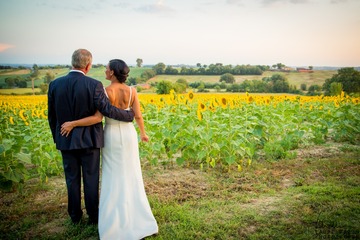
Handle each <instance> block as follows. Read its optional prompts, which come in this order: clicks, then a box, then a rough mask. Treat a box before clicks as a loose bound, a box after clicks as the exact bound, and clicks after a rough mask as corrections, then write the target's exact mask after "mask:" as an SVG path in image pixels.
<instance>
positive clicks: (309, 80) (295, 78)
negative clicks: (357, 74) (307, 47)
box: [149, 70, 337, 89]
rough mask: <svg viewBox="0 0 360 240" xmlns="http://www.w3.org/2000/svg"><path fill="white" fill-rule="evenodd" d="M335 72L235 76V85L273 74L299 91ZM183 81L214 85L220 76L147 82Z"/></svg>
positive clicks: (174, 77) (162, 77)
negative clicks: (301, 87)
mask: <svg viewBox="0 0 360 240" xmlns="http://www.w3.org/2000/svg"><path fill="white" fill-rule="evenodd" d="M336 73H337V71H330V70H318V71H314V72H313V73H301V72H273V71H266V72H264V73H263V75H261V76H258V75H237V76H235V82H236V83H242V82H243V81H244V80H261V79H262V78H264V77H271V76H272V75H274V74H281V75H284V76H285V77H286V78H287V79H288V80H289V83H290V85H295V86H296V87H297V89H300V85H301V84H303V83H304V84H306V86H307V87H309V86H311V85H315V84H317V85H320V86H322V85H323V84H324V82H325V80H326V79H328V78H331V77H332V76H333V75H334V74H336ZM180 78H182V79H185V80H186V81H187V82H189V83H192V82H201V81H202V82H210V83H216V82H219V80H220V76H207V75H201V76H196V75H191V76H188V75H158V76H155V77H154V78H152V79H150V80H149V82H160V81H162V80H165V81H170V82H176V81H177V80H178V79H180Z"/></svg>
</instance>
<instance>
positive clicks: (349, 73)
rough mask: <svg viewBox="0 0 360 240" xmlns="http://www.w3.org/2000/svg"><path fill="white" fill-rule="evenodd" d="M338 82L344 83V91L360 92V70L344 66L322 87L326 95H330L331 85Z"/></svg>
mask: <svg viewBox="0 0 360 240" xmlns="http://www.w3.org/2000/svg"><path fill="white" fill-rule="evenodd" d="M334 82H337V83H341V84H342V88H343V91H344V92H346V93H348V94H349V93H359V92H360V72H359V71H357V70H355V69H354V68H350V67H348V68H342V69H339V70H338V73H337V74H334V75H333V76H332V77H331V78H329V79H326V80H325V83H324V84H323V86H322V88H323V90H324V91H325V95H330V94H331V93H330V86H331V84H332V83H334Z"/></svg>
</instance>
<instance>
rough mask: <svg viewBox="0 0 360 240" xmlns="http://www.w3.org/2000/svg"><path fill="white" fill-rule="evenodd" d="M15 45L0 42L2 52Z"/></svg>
mask: <svg viewBox="0 0 360 240" xmlns="http://www.w3.org/2000/svg"><path fill="white" fill-rule="evenodd" d="M14 47H15V46H14V45H11V44H6V43H0V52H4V51H6V50H7V49H9V48H14Z"/></svg>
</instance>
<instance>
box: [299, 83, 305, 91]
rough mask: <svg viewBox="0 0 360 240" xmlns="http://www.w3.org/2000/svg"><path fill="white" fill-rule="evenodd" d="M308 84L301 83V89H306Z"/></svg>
mask: <svg viewBox="0 0 360 240" xmlns="http://www.w3.org/2000/svg"><path fill="white" fill-rule="evenodd" d="M306 88H307V87H306V84H305V83H302V84H301V85H300V89H301V90H303V91H306Z"/></svg>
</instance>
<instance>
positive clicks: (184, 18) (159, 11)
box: [0, 0, 360, 67]
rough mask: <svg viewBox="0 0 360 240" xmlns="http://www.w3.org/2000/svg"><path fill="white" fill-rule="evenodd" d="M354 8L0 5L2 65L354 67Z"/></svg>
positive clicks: (320, 4) (40, 0)
mask: <svg viewBox="0 0 360 240" xmlns="http://www.w3.org/2000/svg"><path fill="white" fill-rule="evenodd" d="M359 12H360V1H358V0H252V1H250V0H198V1H192V0H191V1H190V0H183V1H175V0H138V1H130V0H87V1H84V0H79V1H72V0H63V1H55V0H34V1H28V0H12V1H1V2H0V32H1V36H0V64H1V63H2V64H14V63H15V64H38V65H40V64H41V65H43V64H55V65H57V64H60V65H70V64H71V55H72V53H73V52H74V50H75V49H78V48H86V49H88V50H90V51H91V52H92V54H93V63H94V64H106V63H107V62H108V61H109V60H110V59H114V58H120V59H123V60H124V61H125V62H127V63H128V64H129V65H134V64H136V59H137V58H141V59H143V64H144V65H154V64H157V63H159V62H163V63H165V64H166V65H180V64H185V65H196V64H197V63H201V64H202V65H204V64H206V65H209V64H212V63H213V64H215V63H222V64H224V65H229V64H231V65H246V64H250V65H268V66H272V65H274V64H277V63H283V64H285V65H287V66H298V67H301V66H336V67H357V66H360V27H359V26H360V14H359Z"/></svg>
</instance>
